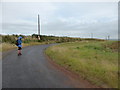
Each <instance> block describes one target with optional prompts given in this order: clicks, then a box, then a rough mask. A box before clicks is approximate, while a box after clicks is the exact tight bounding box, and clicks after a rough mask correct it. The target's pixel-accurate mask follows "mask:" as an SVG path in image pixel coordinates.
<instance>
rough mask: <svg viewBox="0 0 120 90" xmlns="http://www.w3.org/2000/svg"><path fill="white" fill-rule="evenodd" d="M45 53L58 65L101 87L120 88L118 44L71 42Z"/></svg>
mask: <svg viewBox="0 0 120 90" xmlns="http://www.w3.org/2000/svg"><path fill="white" fill-rule="evenodd" d="M45 53H46V54H47V55H48V56H49V57H50V58H51V59H52V60H53V61H54V62H56V63H57V64H59V65H61V66H63V67H65V68H66V69H68V70H71V71H72V72H74V73H76V74H78V75H80V76H81V77H82V78H84V79H87V80H88V81H91V83H93V84H96V85H98V86H101V87H106V88H107V87H110V88H117V87H118V43H117V42H115V41H81V42H69V43H63V44H60V45H56V46H52V47H50V48H48V49H47V50H46V51H45Z"/></svg>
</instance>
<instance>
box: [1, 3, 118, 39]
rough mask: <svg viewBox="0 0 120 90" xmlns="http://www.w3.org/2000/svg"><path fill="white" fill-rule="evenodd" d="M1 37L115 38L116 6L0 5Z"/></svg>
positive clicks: (60, 4) (78, 4)
mask: <svg viewBox="0 0 120 90" xmlns="http://www.w3.org/2000/svg"><path fill="white" fill-rule="evenodd" d="M2 10H3V33H8V34H12V33H22V34H33V33H37V15H38V14H40V20H41V34H45V35H51V34H52V35H58V36H63V35H64V36H72V37H91V33H93V34H94V37H98V38H104V37H105V36H107V35H110V36H111V38H117V31H118V28H117V19H118V18H117V17H118V14H117V13H118V10H117V3H109V2H106V3H105V2H104V3H102V2H101V3H96V2H91V3H89V2H87V3H86V2H84V3H83V2H79V3H78V2H77V3H74V2H73V3H66V2H64V3H62V2H60V3H52V2H47V3H40V2H39V3H25V2H24V3H15V2H12V3H3V9H2Z"/></svg>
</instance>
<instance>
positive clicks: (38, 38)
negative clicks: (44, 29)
mask: <svg viewBox="0 0 120 90" xmlns="http://www.w3.org/2000/svg"><path fill="white" fill-rule="evenodd" d="M38 40H40V21H39V14H38Z"/></svg>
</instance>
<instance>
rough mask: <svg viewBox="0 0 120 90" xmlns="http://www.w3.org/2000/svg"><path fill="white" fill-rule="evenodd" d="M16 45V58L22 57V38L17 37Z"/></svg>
mask: <svg viewBox="0 0 120 90" xmlns="http://www.w3.org/2000/svg"><path fill="white" fill-rule="evenodd" d="M16 45H17V47H18V56H20V55H22V53H21V50H22V37H21V36H19V37H18V39H17V41H16Z"/></svg>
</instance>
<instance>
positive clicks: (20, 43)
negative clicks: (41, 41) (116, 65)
mask: <svg viewBox="0 0 120 90" xmlns="http://www.w3.org/2000/svg"><path fill="white" fill-rule="evenodd" d="M21 39H22V37H18V44H19V45H18V47H22V40H21Z"/></svg>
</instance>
